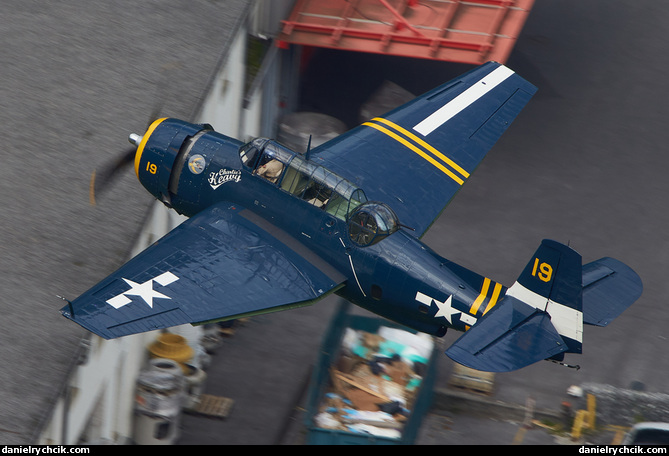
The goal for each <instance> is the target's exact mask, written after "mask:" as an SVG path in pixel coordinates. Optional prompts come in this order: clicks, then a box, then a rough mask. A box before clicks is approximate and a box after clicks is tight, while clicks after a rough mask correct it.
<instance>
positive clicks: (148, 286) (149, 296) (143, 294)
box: [107, 271, 179, 309]
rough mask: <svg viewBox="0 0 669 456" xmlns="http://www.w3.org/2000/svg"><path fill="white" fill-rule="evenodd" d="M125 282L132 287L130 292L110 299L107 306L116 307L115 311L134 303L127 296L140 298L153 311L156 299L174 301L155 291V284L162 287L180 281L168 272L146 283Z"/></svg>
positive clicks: (126, 280)
mask: <svg viewBox="0 0 669 456" xmlns="http://www.w3.org/2000/svg"><path fill="white" fill-rule="evenodd" d="M123 280H124V281H125V283H127V284H128V285H130V287H131V288H130V289H129V290H128V291H124V292H123V293H121V294H118V295H116V296H114V297H113V298H111V299H108V300H107V304H109V305H110V306H112V307H114V308H115V309H119V308H121V307H123V306H125V305H126V304H129V303H130V302H132V301H131V300H130V299H129V298H128V297H127V296H126V295H129V296H139V297H140V298H142V299H143V300H144V302H146V303H147V304H148V305H149V307H151V308H152V309H153V299H154V298H162V299H172V298H170V297H169V296H167V295H164V294H163V293H161V292H159V291H156V290H154V289H153V282H154V281H156V282H158V283H159V284H160V285H162V286H166V285H169V284H171V283H172V282H176V281H177V280H179V277H177V276H175V275H174V274H172V273H171V272H169V271H168V272H165V273H163V274H161V275H159V276H158V277H156V278H154V279H149V280H147V281H146V282H144V283H137V282H133V281H132V280H129V279H126V278H124V279H123Z"/></svg>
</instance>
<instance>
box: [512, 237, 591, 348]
mask: <svg viewBox="0 0 669 456" xmlns="http://www.w3.org/2000/svg"><path fill="white" fill-rule="evenodd" d="M582 277H583V267H582V260H581V255H580V254H578V253H577V252H576V251H575V250H573V249H571V248H570V247H567V246H566V245H564V244H560V243H559V242H555V241H551V240H548V239H546V240H544V241H542V243H541V245H540V246H539V248H538V249H537V251H536V253H535V254H534V256H533V257H532V259H531V260H530V262H529V263H528V264H527V266H526V267H525V270H524V271H523V273H522V274H521V275H520V277H519V278H518V281H517V282H516V283H515V284H513V286H511V288H509V290H508V291H507V293H506V295H507V296H513V297H515V298H517V299H519V300H520V301H523V302H524V303H526V304H528V305H529V306H531V307H534V308H535V309H539V310H541V311H544V312H546V313H548V314H549V315H550V317H551V323H552V324H553V326H555V329H556V330H557V332H558V334H560V336H561V337H562V339H563V340H564V341H565V343H566V344H567V346H568V347H569V349H568V350H567V351H568V352H571V353H581V349H582V344H583V285H582Z"/></svg>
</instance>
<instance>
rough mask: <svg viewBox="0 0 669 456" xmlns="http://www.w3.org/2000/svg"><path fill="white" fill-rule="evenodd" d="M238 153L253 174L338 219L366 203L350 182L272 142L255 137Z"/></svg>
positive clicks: (358, 189)
mask: <svg viewBox="0 0 669 456" xmlns="http://www.w3.org/2000/svg"><path fill="white" fill-rule="evenodd" d="M239 154H240V157H241V160H242V164H243V165H244V166H245V167H247V168H249V169H250V170H251V171H252V172H253V174H256V175H258V176H261V177H263V178H265V179H267V180H268V181H269V182H272V183H273V184H275V185H277V186H278V187H279V188H280V189H282V190H284V191H286V192H288V193H290V194H292V195H294V196H295V197H297V198H300V199H302V200H304V201H307V202H309V203H310V204H313V205H314V206H316V207H319V208H321V209H323V210H324V211H325V212H327V213H329V214H331V215H332V216H334V217H336V218H338V219H340V220H346V219H347V217H348V215H349V214H350V213H352V211H353V210H354V209H355V208H356V207H358V206H359V205H360V204H363V203H365V202H366V201H367V197H366V196H365V192H363V191H362V189H360V188H358V187H357V186H355V185H354V184H353V183H351V182H349V181H347V180H346V179H344V178H343V177H341V176H338V175H336V174H334V173H333V172H331V171H329V170H327V169H325V168H324V167H322V166H320V165H317V164H316V163H314V162H311V161H308V160H307V159H306V158H304V157H302V156H301V155H299V154H296V153H295V152H293V151H292V150H290V149H288V148H286V147H284V146H282V145H281V144H279V143H277V142H275V141H271V140H269V139H266V138H256V139H254V140H252V141H251V142H249V143H247V144H245V145H243V146H242V147H241V148H240V150H239Z"/></svg>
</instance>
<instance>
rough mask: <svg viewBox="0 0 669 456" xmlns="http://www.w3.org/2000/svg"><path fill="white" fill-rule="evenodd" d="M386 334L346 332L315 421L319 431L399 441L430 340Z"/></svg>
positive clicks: (381, 330)
mask: <svg viewBox="0 0 669 456" xmlns="http://www.w3.org/2000/svg"><path fill="white" fill-rule="evenodd" d="M388 330H391V328H384V327H382V328H379V331H378V333H370V332H367V331H362V330H353V329H351V328H347V330H346V333H345V336H344V338H343V341H342V347H341V354H340V355H339V357H338V358H337V360H336V361H335V362H334V363H333V365H332V366H331V368H330V387H329V389H328V392H327V394H326V395H325V398H324V400H323V402H322V403H321V405H320V407H319V413H318V415H317V416H316V422H317V424H318V426H319V427H321V428H325V429H339V430H347V431H350V432H360V433H367V434H373V435H378V436H384V437H391V438H400V437H401V430H402V427H403V426H404V423H405V422H406V420H407V417H408V416H409V415H410V413H411V407H412V405H413V403H414V400H415V398H416V395H417V393H418V390H419V388H420V385H421V383H422V380H423V377H422V373H423V372H424V371H425V368H424V367H425V365H426V364H427V363H428V362H429V361H428V360H429V358H430V354H431V352H432V350H433V341H432V339H431V337H429V336H426V335H424V334H413V333H410V332H407V331H402V330H395V329H392V330H391V331H390V332H389V331H388Z"/></svg>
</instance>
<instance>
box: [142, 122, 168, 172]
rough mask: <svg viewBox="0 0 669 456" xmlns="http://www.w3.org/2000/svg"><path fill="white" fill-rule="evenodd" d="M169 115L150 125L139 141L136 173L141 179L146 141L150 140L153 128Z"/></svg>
mask: <svg viewBox="0 0 669 456" xmlns="http://www.w3.org/2000/svg"><path fill="white" fill-rule="evenodd" d="M166 118H167V117H164V118H162V119H158V120H156V121H154V122H153V123H152V124H151V126H149V128H148V130H146V133H144V136H142V141H141V142H140V143H139V146H137V152H136V153H135V174H136V175H137V178H138V179H139V162H140V161H141V159H142V152H144V146H146V142H147V141H148V140H149V137H150V136H151V134H152V133H153V130H155V129H156V127H157V126H158V125H160V123H161V122H162V121H163V120H165V119H166Z"/></svg>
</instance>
